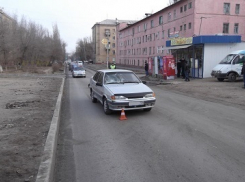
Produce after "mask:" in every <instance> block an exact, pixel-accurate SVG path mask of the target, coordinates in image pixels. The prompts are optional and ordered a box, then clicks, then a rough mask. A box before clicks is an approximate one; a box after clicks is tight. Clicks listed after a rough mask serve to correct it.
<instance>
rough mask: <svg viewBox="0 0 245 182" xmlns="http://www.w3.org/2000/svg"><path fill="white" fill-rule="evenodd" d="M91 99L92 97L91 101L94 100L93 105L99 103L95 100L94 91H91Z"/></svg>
mask: <svg viewBox="0 0 245 182" xmlns="http://www.w3.org/2000/svg"><path fill="white" fill-rule="evenodd" d="M90 97H91V100H92V102H93V103H96V102H97V99H96V98H94V92H93V90H91V91H90Z"/></svg>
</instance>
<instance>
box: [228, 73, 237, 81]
mask: <svg viewBox="0 0 245 182" xmlns="http://www.w3.org/2000/svg"><path fill="white" fill-rule="evenodd" d="M228 80H229V81H230V82H235V81H236V74H235V73H230V74H229V76H228Z"/></svg>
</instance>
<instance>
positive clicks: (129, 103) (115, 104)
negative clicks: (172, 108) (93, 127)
mask: <svg viewBox="0 0 245 182" xmlns="http://www.w3.org/2000/svg"><path fill="white" fill-rule="evenodd" d="M155 102H156V99H155V98H149V99H128V100H115V101H108V105H109V108H110V109H111V110H113V111H121V110H122V109H124V110H139V109H148V108H152V107H154V105H155Z"/></svg>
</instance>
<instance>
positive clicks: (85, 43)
mask: <svg viewBox="0 0 245 182" xmlns="http://www.w3.org/2000/svg"><path fill="white" fill-rule="evenodd" d="M75 55H76V57H79V58H80V59H83V60H90V59H92V56H93V44H92V38H91V37H86V38H83V39H80V40H78V41H77V47H76V52H75Z"/></svg>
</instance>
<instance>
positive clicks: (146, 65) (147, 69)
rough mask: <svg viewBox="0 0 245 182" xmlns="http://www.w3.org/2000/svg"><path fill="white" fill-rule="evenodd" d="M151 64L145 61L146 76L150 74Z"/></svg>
mask: <svg viewBox="0 0 245 182" xmlns="http://www.w3.org/2000/svg"><path fill="white" fill-rule="evenodd" d="M148 71H149V65H148V63H147V62H146V61H145V76H148V75H149V72H148Z"/></svg>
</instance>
